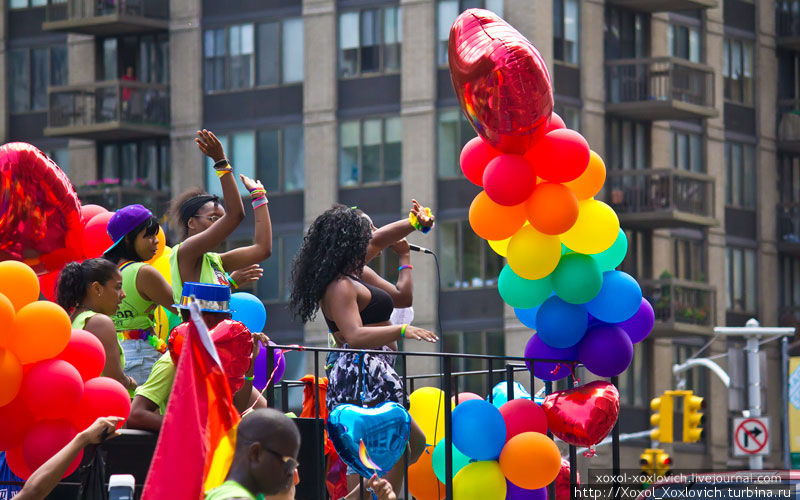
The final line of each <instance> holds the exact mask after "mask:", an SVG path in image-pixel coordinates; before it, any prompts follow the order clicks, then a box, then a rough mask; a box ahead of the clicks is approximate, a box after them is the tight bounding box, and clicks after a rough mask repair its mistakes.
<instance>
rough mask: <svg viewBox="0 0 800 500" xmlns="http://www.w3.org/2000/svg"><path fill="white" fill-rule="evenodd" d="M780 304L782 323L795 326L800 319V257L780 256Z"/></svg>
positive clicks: (780, 319)
mask: <svg viewBox="0 0 800 500" xmlns="http://www.w3.org/2000/svg"><path fill="white" fill-rule="evenodd" d="M779 278H780V282H779V286H780V299H779V300H780V304H781V308H780V311H779V321H780V324H781V325H786V326H794V325H795V324H796V323H797V322H798V321H800V259H798V258H797V257H790V256H788V255H781V257H780V276H779Z"/></svg>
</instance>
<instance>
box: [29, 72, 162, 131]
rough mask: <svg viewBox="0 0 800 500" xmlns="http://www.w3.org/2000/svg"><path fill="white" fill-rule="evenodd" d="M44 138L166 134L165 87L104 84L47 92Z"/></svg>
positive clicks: (140, 84) (132, 82) (119, 83)
mask: <svg viewBox="0 0 800 500" xmlns="http://www.w3.org/2000/svg"><path fill="white" fill-rule="evenodd" d="M47 92H48V94H49V95H48V97H49V102H50V107H49V109H48V112H47V128H45V130H44V133H45V135H48V136H59V137H74V138H80V139H90V140H102V141H109V140H130V139H139V138H145V137H154V136H168V135H169V90H168V87H167V86H166V85H159V84H152V83H141V82H137V81H125V80H123V81H108V82H96V83H88V84H80V85H67V86H63V87H50V88H49V89H48V91H47Z"/></svg>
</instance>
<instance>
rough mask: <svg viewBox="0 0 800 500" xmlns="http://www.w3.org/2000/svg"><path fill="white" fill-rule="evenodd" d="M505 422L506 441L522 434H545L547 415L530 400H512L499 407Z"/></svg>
mask: <svg viewBox="0 0 800 500" xmlns="http://www.w3.org/2000/svg"><path fill="white" fill-rule="evenodd" d="M500 414H502V415H503V420H505V421H506V441H508V440H509V439H511V438H512V437H514V436H516V435H517V434H522V433H523V432H538V433H540V434H547V415H545V413H544V410H542V407H541V406H539V405H537V404H536V403H534V402H533V401H531V400H530V399H512V400H511V401H509V402H507V403H505V404H503V406H501V407H500Z"/></svg>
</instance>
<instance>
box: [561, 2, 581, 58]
mask: <svg viewBox="0 0 800 500" xmlns="http://www.w3.org/2000/svg"><path fill="white" fill-rule="evenodd" d="M579 8H580V7H579V5H578V0H567V1H566V2H564V54H565V55H566V62H569V63H572V64H578V52H579V50H580V47H579V31H580V26H579V24H578V19H579V18H578V15H579V14H578V10H579Z"/></svg>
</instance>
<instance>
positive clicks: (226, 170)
mask: <svg viewBox="0 0 800 500" xmlns="http://www.w3.org/2000/svg"><path fill="white" fill-rule="evenodd" d="M231 172H233V168H231V167H228V168H218V169H217V177H218V178H220V179H222V177H223V176H224V175H225V174H230V173H231Z"/></svg>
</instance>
